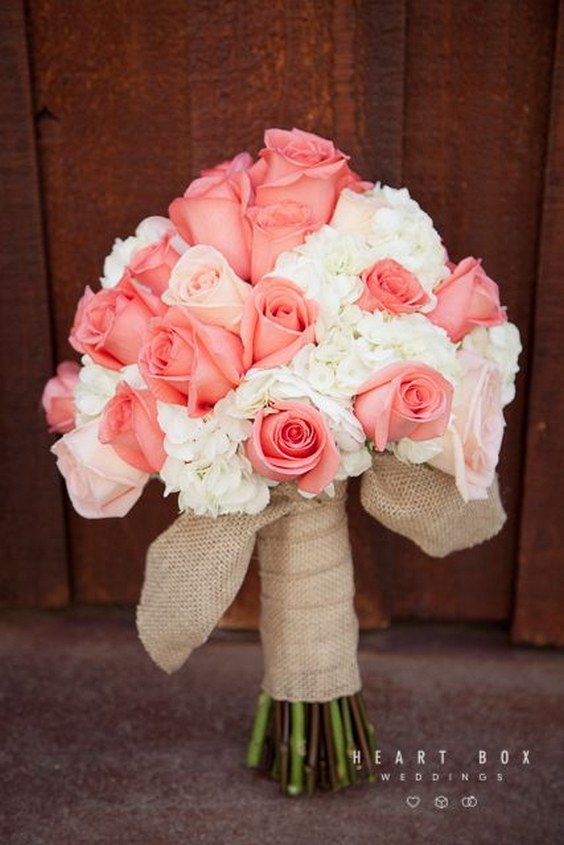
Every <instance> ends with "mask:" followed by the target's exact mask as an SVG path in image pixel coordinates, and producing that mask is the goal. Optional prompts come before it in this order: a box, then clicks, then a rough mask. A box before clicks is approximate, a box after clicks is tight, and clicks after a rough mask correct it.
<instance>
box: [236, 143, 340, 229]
mask: <svg viewBox="0 0 564 845" xmlns="http://www.w3.org/2000/svg"><path fill="white" fill-rule="evenodd" d="M264 141H265V146H264V149H262V150H261V152H260V160H259V161H258V162H257V163H256V164H255V165H254V167H253V169H252V171H251V178H252V180H253V184H254V185H255V193H256V204H257V205H261V206H264V205H274V204H275V203H279V202H282V201H284V200H293V201H294V202H298V203H300V204H301V205H307V206H309V208H311V214H312V218H313V219H314V220H317V221H319V222H320V223H326V222H327V221H328V220H329V218H330V217H331V214H332V213H333V209H334V208H335V203H336V202H337V197H338V196H339V193H340V191H341V190H342V189H343V188H345V187H347V186H350V185H351V184H354V183H355V181H356V179H357V177H356V175H355V174H353V173H352V171H351V170H350V168H349V166H348V164H347V162H348V158H349V157H348V156H346V155H345V154H344V153H342V152H341V151H340V150H338V149H336V148H335V146H334V144H333V142H332V141H328V140H326V139H325V138H320V137H319V136H318V135H314V134H312V133H311V132H303V131H302V130H301V129H292V130H291V131H287V130H285V129H268V130H267V131H266V133H265V136H264Z"/></svg>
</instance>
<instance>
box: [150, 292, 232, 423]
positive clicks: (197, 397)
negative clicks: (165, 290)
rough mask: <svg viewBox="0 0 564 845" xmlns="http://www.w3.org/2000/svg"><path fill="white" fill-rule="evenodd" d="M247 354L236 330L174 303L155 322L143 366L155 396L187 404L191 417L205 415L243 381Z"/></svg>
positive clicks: (176, 403)
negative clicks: (208, 322) (211, 322)
mask: <svg viewBox="0 0 564 845" xmlns="http://www.w3.org/2000/svg"><path fill="white" fill-rule="evenodd" d="M242 354H243V348H242V345H241V341H240V340H239V338H238V337H235V335H234V334H232V333H231V332H228V331H227V330H226V329H222V328H220V327H219V326H206V325H205V324H204V323H201V322H200V321H199V320H197V319H196V317H193V316H192V315H191V314H190V313H189V312H188V311H186V309H185V308H179V307H174V308H169V310H168V311H167V313H166V314H165V315H164V317H159V318H157V319H156V320H153V321H152V323H151V324H150V325H149V328H148V329H147V333H146V336H145V342H144V344H143V346H142V348H141V352H140V354H139V369H140V371H141V374H142V376H143V378H144V379H145V382H146V384H147V387H148V388H149V390H150V391H151V392H152V393H153V395H154V397H155V399H157V400H159V401H161V402H170V403H172V404H175V405H187V407H188V414H189V415H190V416H191V417H200V416H203V414H205V413H207V412H208V411H209V410H210V409H211V408H213V406H214V405H215V403H216V402H217V401H218V399H221V398H222V397H223V396H225V394H226V393H228V392H229V391H230V390H231V388H233V387H235V386H236V385H237V384H239V382H240V381H241V376H242V373H243V361H242Z"/></svg>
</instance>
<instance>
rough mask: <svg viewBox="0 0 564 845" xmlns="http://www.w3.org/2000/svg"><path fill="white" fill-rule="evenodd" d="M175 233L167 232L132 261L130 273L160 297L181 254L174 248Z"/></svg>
mask: <svg viewBox="0 0 564 845" xmlns="http://www.w3.org/2000/svg"><path fill="white" fill-rule="evenodd" d="M174 237H175V233H174V232H167V233H166V234H165V235H164V237H162V238H161V240H160V241H157V242H156V243H153V244H149V246H146V247H143V249H140V250H139V251H138V252H137V253H135V255H134V256H133V259H132V260H131V261H130V263H129V265H128V268H127V269H128V271H129V274H130V276H132V277H133V278H134V279H136V281H138V282H140V283H141V284H142V285H145V287H147V288H149V290H151V291H152V292H153V293H154V294H155V295H156V296H160V295H161V294H162V293H163V291H164V290H166V288H167V286H168V280H169V279H170V273H171V270H172V268H173V267H174V265H175V264H176V262H177V261H178V259H179V258H180V253H179V252H178V250H176V249H175V247H174V246H173V239H174Z"/></svg>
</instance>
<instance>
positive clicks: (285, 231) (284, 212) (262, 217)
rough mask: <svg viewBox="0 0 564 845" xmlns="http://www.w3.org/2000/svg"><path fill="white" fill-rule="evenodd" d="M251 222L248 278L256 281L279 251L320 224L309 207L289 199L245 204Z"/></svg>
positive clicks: (302, 237)
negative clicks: (248, 205)
mask: <svg viewBox="0 0 564 845" xmlns="http://www.w3.org/2000/svg"><path fill="white" fill-rule="evenodd" d="M247 216H248V218H249V220H250V221H251V225H252V248H251V282H252V283H253V284H256V283H257V282H258V281H259V280H260V279H262V277H263V276H264V275H266V273H269V272H270V271H271V270H272V268H273V267H274V265H275V264H276V259H277V258H278V256H279V255H280V253H281V252H287V251H289V250H291V249H293V248H294V247H295V246H298V245H299V244H302V243H303V242H304V240H305V238H306V235H309V233H310V232H313V231H315V230H316V229H318V228H319V226H320V225H321V224H316V223H314V222H313V220H312V216H311V209H310V208H309V206H307V205H300V203H298V202H293V200H284V201H283V202H278V203H276V204H275V205H266V206H264V207H262V208H261V207H259V206H253V207H252V208H249V210H248V212H247Z"/></svg>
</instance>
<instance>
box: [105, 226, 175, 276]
mask: <svg viewBox="0 0 564 845" xmlns="http://www.w3.org/2000/svg"><path fill="white" fill-rule="evenodd" d="M174 231H175V228H174V226H173V224H172V223H171V221H170V220H169V219H168V217H158V216H154V217H146V218H145V220H142V221H141V223H140V224H139V225H138V227H137V229H136V230H135V234H134V235H131V236H130V237H129V238H125V240H122V239H121V238H116V239H115V241H114V245H113V247H112V251H111V252H110V254H109V255H108V256H106V259H105V260H104V269H103V273H102V276H101V277H100V283H101V285H102V287H103V288H113V287H115V286H116V285H117V283H118V282H119V280H120V279H121V277H122V276H123V272H124V270H125V268H126V267H127V265H128V264H129V263H130V262H131V261H132V259H133V256H134V255H135V253H136V252H139V250H141V249H144V248H145V247H147V246H151V244H154V243H157V242H158V241H160V240H161V238H163V237H164V236H165V235H166V234H167V232H174Z"/></svg>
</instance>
